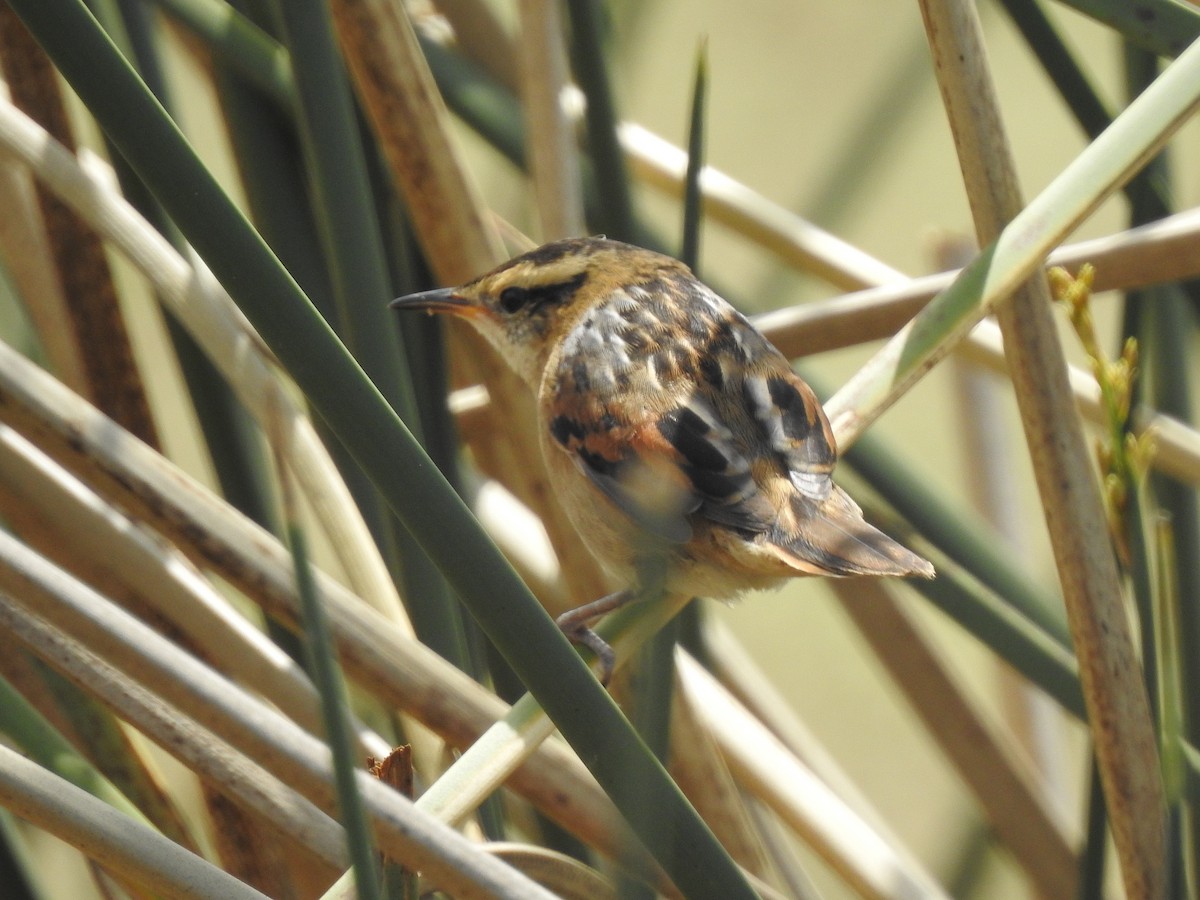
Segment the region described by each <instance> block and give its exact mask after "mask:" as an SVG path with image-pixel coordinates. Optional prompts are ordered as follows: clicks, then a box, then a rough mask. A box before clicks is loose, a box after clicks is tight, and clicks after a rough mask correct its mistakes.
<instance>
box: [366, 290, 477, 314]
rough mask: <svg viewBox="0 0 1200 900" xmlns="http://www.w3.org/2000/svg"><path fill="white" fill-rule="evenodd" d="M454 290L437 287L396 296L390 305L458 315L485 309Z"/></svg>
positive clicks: (395, 307) (398, 307) (403, 308)
mask: <svg viewBox="0 0 1200 900" xmlns="http://www.w3.org/2000/svg"><path fill="white" fill-rule="evenodd" d="M454 291H455V289H454V288H437V289H435V290H432V291H421V292H420V293H418V294H407V295H405V296H403V297H398V298H396V299H395V300H393V301H392V302H391V303H389V304H388V306H390V307H391V308H392V309H401V310H409V309H423V310H425V311H426V312H429V313H452V314H453V315H458V316H477V315H479V314H481V313H482V312H483V311H484V310H483V307H481V306H480V305H479V304H477V303H475V302H473V301H471V300H468V299H466V298H465V297H460V296H459V295H458V294H456V293H455V292H454Z"/></svg>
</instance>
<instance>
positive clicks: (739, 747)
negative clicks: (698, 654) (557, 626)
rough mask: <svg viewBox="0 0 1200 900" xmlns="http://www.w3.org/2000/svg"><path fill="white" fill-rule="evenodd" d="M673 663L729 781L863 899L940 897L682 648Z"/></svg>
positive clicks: (916, 867)
mask: <svg viewBox="0 0 1200 900" xmlns="http://www.w3.org/2000/svg"><path fill="white" fill-rule="evenodd" d="M675 659H676V664H677V666H678V670H679V673H680V677H681V679H682V681H683V684H684V686H685V688H686V690H687V692H688V695H689V700H690V702H691V704H692V709H693V710H694V711H695V713H696V715H697V716H698V717H699V718H700V719H701V722H702V723H703V724H704V725H705V727H707V728H708V730H709V732H710V733H711V734H712V736H713V738H714V740H716V742H717V745H718V747H719V749H720V751H721V755H722V756H723V757H724V759H725V762H726V764H727V765H728V766H729V769H730V771H731V772H732V773H733V776H734V778H735V780H736V781H737V782H738V783H739V784H741V785H742V786H743V787H745V788H746V789H747V790H750V791H752V792H753V793H754V794H755V796H757V797H759V798H760V799H761V801H762V802H763V803H764V804H765V805H766V806H768V807H769V808H770V809H771V810H772V811H773V812H774V813H775V814H776V815H777V816H779V817H780V819H781V820H783V821H784V822H785V823H786V824H787V825H788V827H789V828H791V829H792V830H793V831H794V832H795V833H796V834H798V835H799V836H800V837H801V838H803V839H804V840H805V842H807V843H808V844H809V846H811V847H812V848H813V850H814V851H815V852H816V853H817V854H818V855H819V856H820V857H821V858H822V859H824V860H825V861H826V862H827V863H828V864H829V865H830V866H831V867H832V868H833V869H834V871H835V872H837V874H838V875H839V876H840V877H842V878H843V879H845V881H846V882H847V883H848V884H849V885H850V886H851V887H852V888H853V889H854V890H855V891H857V892H858V893H859V894H861V895H862V896H864V897H868V898H880V900H882V898H895V900H900V898H905V900H916V898H942V897H945V894H944V892H943V891H942V889H941V887H940V886H939V885H938V884H937V882H936V881H935V880H934V879H933V878H932V877H931V876H930V875H929V874H928V873H927V872H925V871H924V869H923V868H922V867H921V865H920V864H919V863H918V862H916V861H915V860H913V859H912V858H911V857H910V856H909V855H908V853H907V851H906V849H905V848H904V845H903V844H899V843H896V842H894V841H891V840H889V839H888V837H886V836H885V835H881V834H879V833H878V832H876V831H875V830H874V829H872V828H871V827H870V825H869V824H868V823H866V822H864V821H863V820H862V818H860V817H859V816H858V815H857V814H855V812H854V811H853V810H851V809H850V807H849V806H847V805H846V804H844V803H843V802H842V801H841V800H840V799H839V798H838V797H837V796H836V795H835V794H834V793H833V791H831V790H830V789H829V788H828V787H827V786H826V785H825V783H824V782H823V781H821V780H820V779H819V778H818V777H817V776H816V775H814V774H813V772H812V771H811V770H810V769H809V768H808V767H807V766H805V765H804V764H803V763H802V762H801V761H800V760H799V759H797V758H796V757H795V756H793V755H792V754H791V753H790V752H789V751H788V750H787V748H786V747H785V746H784V745H783V743H782V742H781V741H780V740H779V739H778V738H777V737H775V736H774V735H773V734H771V733H770V732H769V731H768V730H767V729H766V727H765V726H763V724H762V723H761V722H759V721H758V720H757V719H756V718H755V717H754V716H753V715H752V714H751V713H749V712H748V711H747V710H746V709H745V707H743V706H742V705H741V704H740V703H739V702H738V701H737V700H736V699H734V698H733V696H732V695H731V694H729V693H728V692H727V691H726V690H725V689H724V688H723V687H722V686H721V685H720V684H719V683H718V682H717V680H716V679H715V678H713V676H712V675H710V674H709V673H708V672H706V671H705V670H704V669H703V667H701V666H700V664H699V663H697V662H696V661H695V660H693V659H692V658H691V657H690V656H688V654H687V653H685V652H683V651H682V650H677V651H676V655H675Z"/></svg>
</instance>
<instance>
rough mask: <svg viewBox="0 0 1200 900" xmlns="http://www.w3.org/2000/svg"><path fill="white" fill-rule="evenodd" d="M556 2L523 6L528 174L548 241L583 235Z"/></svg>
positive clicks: (520, 57) (529, 1) (521, 60)
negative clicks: (565, 107) (564, 97)
mask: <svg viewBox="0 0 1200 900" xmlns="http://www.w3.org/2000/svg"><path fill="white" fill-rule="evenodd" d="M559 9H560V7H559V4H558V3H557V2H554V0H520V2H519V3H518V4H517V12H518V14H519V15H520V20H521V52H520V53H518V54H516V56H517V61H518V64H519V70H520V74H521V108H522V110H523V111H524V113H525V135H526V140H525V143H526V146H527V147H528V152H529V173H530V179H531V180H532V182H533V192H534V197H535V198H536V199H537V208H538V218H539V221H540V223H541V233H542V240H543V241H554V240H558V239H559V238H565V237H573V236H576V235H580V234H583V232H584V229H585V228H586V227H587V226H586V224H585V223H584V219H583V191H582V184H581V182H580V178H579V150H578V148H577V146H576V144H575V131H574V128H573V126H572V123H571V121H570V120H569V119H568V117H567V114H566V110H565V109H564V108H563V103H562V98H563V95H564V91H565V89H566V84H567V77H568V76H567V55H566V50H565V48H564V47H563V25H562V16H561V15H560V13H559Z"/></svg>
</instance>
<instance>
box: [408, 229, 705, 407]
mask: <svg viewBox="0 0 1200 900" xmlns="http://www.w3.org/2000/svg"><path fill="white" fill-rule="evenodd" d="M667 269H681V270H683V272H686V271H687V270H686V268H685V267H684V266H683V264H682V263H679V262H676V261H675V260H673V259H671V258H670V257H667V256H662V255H660V254H658V253H654V252H652V251H649V250H644V249H642V248H641V247H635V246H633V245H632V244H623V243H621V242H619V241H610V240H607V239H606V238H603V237H588V238H571V239H568V240H563V241H555V242H554V243H551V244H545V245H544V246H541V247H538V248H537V249H536V250H531V251H529V252H528V253H525V254H522V255H521V256H518V257H516V258H514V259H511V260H509V261H508V262H506V263H504V264H503V265H502V266H500V267H498V268H496V269H493V270H492V271H491V272H488V273H487V274H485V275H481V276H479V277H478V278H476V279H474V280H473V281H470V282H468V283H466V284H464V285H463V286H462V287H457V288H439V289H437V290H432V291H422V292H421V293H419V294H410V295H408V296H406V297H400V298H399V299H398V300H394V301H392V304H391V305H392V308H393V309H420V310H425V311H427V312H436V313H450V314H453V315H456V316H460V317H462V318H464V319H467V320H468V321H469V322H470V323H471V324H472V325H474V326H475V328H476V329H477V330H478V331H479V332H480V333H481V334H483V336H484V337H485V338H486V339H487V340H488V341H489V342H490V343H491V344H492V345H493V346H495V347H496V348H497V349H498V350H499V351H500V352H501V354H503V355H504V357H505V358H506V359H507V360H508V362H509V363H510V365H512V367H513V368H514V369H516V371H517V372H518V373H519V374H520V375H521V376H522V377H523V378H525V380H526V381H527V382H529V383H530V384H531V385H535V386H536V384H537V380H538V378H539V377H540V375H541V372H542V370H543V368H544V367H545V363H546V360H547V359H548V358H549V356H550V354H551V352H552V351H553V349H554V347H555V346H556V345H557V344H558V342H559V341H560V340H561V339H562V337H563V336H564V335H565V334H566V333H567V332H568V331H569V330H570V329H571V327H572V326H573V325H574V324H575V323H576V322H577V321H579V319H580V317H581V316H582V315H583V314H584V313H585V312H586V311H587V310H588V309H590V308H591V307H592V306H594V305H596V304H597V303H600V302H601V301H603V300H604V299H605V298H606V297H608V296H609V295H610V294H611V293H612V292H613V291H614V290H619V289H621V288H622V287H625V286H626V285H628V284H631V283H632V284H637V283H640V282H642V281H646V280H649V279H650V278H653V277H654V276H655V275H656V274H659V273H660V272H661V271H662V270H667Z"/></svg>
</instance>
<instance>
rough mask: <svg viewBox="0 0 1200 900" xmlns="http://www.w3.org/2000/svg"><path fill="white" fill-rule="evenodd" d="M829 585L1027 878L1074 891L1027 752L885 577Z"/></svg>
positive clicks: (1060, 836)
mask: <svg viewBox="0 0 1200 900" xmlns="http://www.w3.org/2000/svg"><path fill="white" fill-rule="evenodd" d="M830 588H831V589H832V590H833V592H834V593H835V594H836V595H837V597H838V599H839V600H840V601H841V604H842V608H843V609H845V610H846V612H847V613H849V615H850V618H851V620H853V622H854V623H855V625H857V626H858V628H859V630H860V632H861V633H862V635H863V636H864V637H865V638H866V639H867V641H868V642H869V643H870V645H871V648H872V649H873V650H874V651H875V655H876V656H877V657H879V660H880V661H881V662H882V663H883V665H884V667H885V668H887V670H888V671H889V672H890V673H891V675H892V678H893V680H894V681H895V683H896V684H897V685H898V686H899V687H900V689H901V690H902V691H903V692H904V695H905V696H906V697H907V698H908V701H909V703H910V704H912V706H913V708H914V709H915V710H916V712H917V715H918V716H920V718H921V720H922V721H923V722H924V723H925V726H926V728H927V729H928V730H929V733H930V734H931V735H932V736H933V739H934V740H935V741H936V742H937V744H938V746H939V747H941V749H942V752H943V753H945V754H946V756H947V757H948V758H949V760H950V762H951V764H952V765H953V766H954V768H955V769H957V770H958V772H959V774H960V775H961V776H962V778H963V780H964V781H965V782H966V783H967V784H968V785H969V786H970V788H971V791H972V793H973V794H974V795H975V797H976V798H977V799H978V800H979V803H980V805H981V806H982V807H983V810H984V813H985V814H986V816H987V818H988V820H989V821H990V822H991V823H992V827H993V828H995V830H996V834H997V836H998V837H999V838H1000V840H1001V841H1002V842H1003V843H1004V846H1005V847H1006V848H1007V849H1008V850H1009V851H1010V852H1011V853H1012V854H1013V857H1014V858H1015V860H1016V861H1017V864H1018V865H1019V866H1021V868H1022V869H1024V870H1025V874H1026V876H1027V877H1028V878H1029V881H1030V883H1031V884H1032V885H1034V886H1035V888H1036V890H1037V891H1038V892H1039V893H1041V894H1042V895H1043V896H1046V897H1070V896H1072V895H1073V894H1074V892H1075V875H1076V862H1075V854H1074V852H1073V851H1072V849H1071V846H1070V842H1069V841H1068V839H1067V836H1066V835H1065V833H1064V828H1063V825H1062V824H1061V823H1060V822H1058V821H1056V817H1055V815H1054V810H1053V809H1052V808H1051V807H1050V806H1049V805H1048V803H1047V800H1048V797H1047V795H1046V792H1045V790H1044V786H1043V785H1042V784H1040V783H1039V779H1038V777H1037V774H1036V773H1035V772H1034V771H1032V768H1031V766H1030V765H1029V763H1028V760H1027V758H1026V757H1024V756H1022V755H1020V752H1019V749H1018V748H1017V747H1016V746H1014V745H1013V743H1012V741H1011V740H1010V739H1009V737H1008V734H1007V733H1006V732H1001V731H1000V730H998V729H997V728H996V727H995V726H994V725H992V724H991V723H990V722H989V721H988V720H987V719H986V718H985V717H984V716H983V715H982V713H981V712H980V711H979V710H978V709H976V706H975V704H974V703H973V702H972V701H971V699H970V698H969V697H968V696H967V695H966V694H965V693H963V692H962V691H961V690H960V689H959V687H958V681H957V679H956V678H955V676H954V674H953V672H951V670H950V669H949V667H948V666H947V665H946V663H945V662H944V661H943V660H942V658H941V655H940V654H939V653H938V651H937V649H936V648H935V647H934V645H933V644H932V643H931V642H930V641H929V640H928V639H927V638H926V637H925V635H924V633H923V631H922V629H921V628H920V627H919V625H918V623H917V621H916V620H915V619H914V618H913V616H912V615H911V614H910V613H909V612H907V611H906V610H905V609H904V607H903V606H902V605H900V603H899V602H898V601H897V600H896V598H895V597H894V596H893V595H892V593H891V591H889V590H888V589H887V587H886V586H885V585H884V584H883V583H881V582H878V581H874V580H870V579H865V578H857V579H854V580H853V581H832V582H830Z"/></svg>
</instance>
